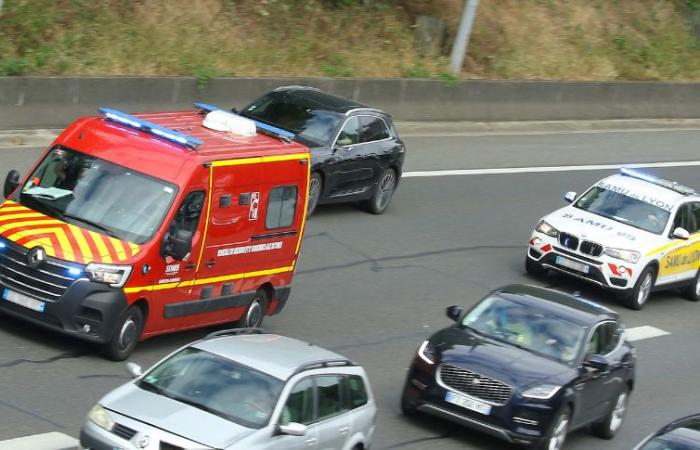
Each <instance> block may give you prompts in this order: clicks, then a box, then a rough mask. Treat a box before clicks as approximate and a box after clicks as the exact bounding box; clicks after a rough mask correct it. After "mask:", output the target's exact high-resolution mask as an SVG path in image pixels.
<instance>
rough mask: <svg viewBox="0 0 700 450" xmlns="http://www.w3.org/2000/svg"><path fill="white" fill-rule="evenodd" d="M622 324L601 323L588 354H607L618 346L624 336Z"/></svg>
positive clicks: (590, 344)
mask: <svg viewBox="0 0 700 450" xmlns="http://www.w3.org/2000/svg"><path fill="white" fill-rule="evenodd" d="M622 333H623V330H622V326H620V324H618V323H616V322H604V323H602V324H599V325H598V327H597V328H596V329H595V331H594V332H593V336H591V340H590V342H589V345H588V352H587V354H588V356H590V355H607V354H608V353H610V352H612V351H613V350H615V348H617V346H618V344H619V343H620V339H621V338H622Z"/></svg>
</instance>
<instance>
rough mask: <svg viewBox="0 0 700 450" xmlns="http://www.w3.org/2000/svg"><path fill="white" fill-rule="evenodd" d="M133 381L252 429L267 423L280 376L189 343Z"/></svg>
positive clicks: (282, 384)
mask: <svg viewBox="0 0 700 450" xmlns="http://www.w3.org/2000/svg"><path fill="white" fill-rule="evenodd" d="M137 385H138V386H139V387H140V388H141V389H144V390H147V391H151V392H154V393H156V394H159V395H162V396H164V397H168V398H171V399H173V400H176V401H179V402H181V403H184V404H186V405H189V406H192V407H194V408H198V409H201V410H203V411H207V412H209V413H212V414H215V415H217V416H220V417H223V418H225V419H228V420H231V421H232V422H235V423H237V424H239V425H243V426H245V427H248V428H256V429H258V428H262V427H264V426H265V425H267V423H268V421H269V420H270V416H271V415H272V411H273V410H274V408H275V405H276V404H277V399H278V398H279V396H280V393H281V392H282V388H283V387H284V383H283V382H282V380H278V379H277V378H274V377H272V376H270V375H267V374H264V373H262V372H258V371H256V370H254V369H252V368H249V367H246V366H243V365H241V364H237V363H235V362H234V361H231V360H228V359H225V358H222V357H219V356H217V355H214V354H212V353H209V352H206V351H204V350H199V349H196V348H193V347H189V348H186V349H184V350H182V351H180V352H178V353H176V354H175V355H173V356H171V357H170V358H168V359H167V360H165V361H163V362H162V363H161V364H159V365H158V366H156V367H155V368H154V369H153V370H151V371H150V372H149V373H148V374H146V375H145V376H144V377H143V378H142V379H141V380H140V381H139V382H138V384H137ZM195 425H196V424H195Z"/></svg>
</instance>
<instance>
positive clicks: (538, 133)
mask: <svg viewBox="0 0 700 450" xmlns="http://www.w3.org/2000/svg"><path fill="white" fill-rule="evenodd" d="M668 131H700V128H630V129H615V128H604V129H600V130H541V131H537V130H535V131H526V130H498V129H494V130H478V131H476V130H475V131H445V132H438V131H435V132H430V131H418V132H415V133H411V132H410V131H402V132H400V134H401V137H407V138H441V137H487V136H548V135H555V134H609V133H659V132H668Z"/></svg>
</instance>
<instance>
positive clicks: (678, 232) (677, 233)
mask: <svg viewBox="0 0 700 450" xmlns="http://www.w3.org/2000/svg"><path fill="white" fill-rule="evenodd" d="M673 237H674V238H676V239H683V240H684V241H686V240H688V239H689V238H690V233H688V230H686V229H685V228H681V227H677V228H676V229H675V230H673Z"/></svg>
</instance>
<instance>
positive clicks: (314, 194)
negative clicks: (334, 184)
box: [306, 172, 323, 217]
mask: <svg viewBox="0 0 700 450" xmlns="http://www.w3.org/2000/svg"><path fill="white" fill-rule="evenodd" d="M322 190H323V179H322V178H321V174H319V173H318V172H313V173H312V174H311V177H309V203H308V205H307V206H306V217H309V216H310V215H311V214H313V213H314V211H315V210H316V207H317V206H318V201H319V200H320V199H321V192H322Z"/></svg>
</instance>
